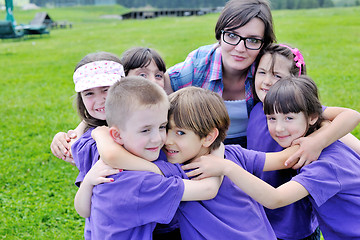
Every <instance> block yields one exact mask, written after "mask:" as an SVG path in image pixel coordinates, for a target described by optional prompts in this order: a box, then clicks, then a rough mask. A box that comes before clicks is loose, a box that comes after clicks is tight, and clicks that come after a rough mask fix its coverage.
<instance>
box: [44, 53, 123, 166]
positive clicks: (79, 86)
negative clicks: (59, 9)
mask: <svg viewBox="0 0 360 240" xmlns="http://www.w3.org/2000/svg"><path fill="white" fill-rule="evenodd" d="M122 76H124V69H123V66H122V64H121V60H120V59H119V58H118V57H117V56H116V55H115V54H113V53H109V52H96V53H90V54H88V55H86V56H85V57H84V58H83V59H81V61H80V62H79V63H78V64H77V65H76V67H75V71H74V75H73V78H74V83H75V91H76V92H77V96H76V106H77V110H78V113H79V116H80V118H81V120H82V121H81V123H80V124H79V126H78V127H77V128H75V130H74V131H72V130H71V131H69V133H68V134H67V133H65V132H59V133H57V134H56V135H55V136H54V139H53V141H52V143H51V146H50V148H51V152H52V153H53V154H54V155H55V156H56V157H58V158H60V159H63V160H65V161H67V162H70V163H71V164H73V165H75V163H74V160H73V158H72V154H71V152H70V148H71V144H72V142H74V141H75V140H76V139H77V138H78V137H80V136H81V135H82V134H83V133H84V132H85V131H86V130H87V128H89V127H96V126H102V125H106V121H105V111H104V108H103V107H101V106H100V107H98V105H99V104H96V106H93V107H95V108H94V109H92V108H91V106H90V104H91V103H90V99H95V98H94V96H95V95H99V96H100V95H103V96H105V97H106V93H107V89H108V88H109V87H110V86H111V85H112V84H113V83H114V82H116V81H117V80H120V78H121V77H122ZM100 89H101V90H102V91H100ZM91 90H97V91H96V92H94V91H91ZM91 96H92V97H91ZM101 101H103V103H101V104H100V105H104V103H105V100H101ZM88 107H89V109H88ZM71 132H72V133H73V135H74V136H75V137H73V138H72V139H71V138H70V137H69V135H70V133H71Z"/></svg>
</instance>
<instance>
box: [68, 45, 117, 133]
mask: <svg viewBox="0 0 360 240" xmlns="http://www.w3.org/2000/svg"><path fill="white" fill-rule="evenodd" d="M96 61H113V62H117V63H120V64H121V60H120V59H119V57H117V56H116V55H115V54H113V53H109V52H95V53H89V54H87V55H86V56H85V57H83V58H82V59H81V60H80V62H79V63H78V64H77V65H76V67H75V70H74V72H75V71H76V70H77V69H78V68H79V67H81V66H83V65H85V64H88V63H91V62H96ZM75 102H76V108H77V111H78V114H79V116H80V118H81V120H82V121H84V122H85V123H86V125H87V127H86V129H85V131H86V130H87V129H88V128H90V127H97V126H103V125H105V126H107V123H106V120H100V119H97V118H94V117H92V116H91V115H90V114H89V112H88V111H87V110H86V107H85V105H84V102H83V100H82V97H81V92H78V93H77V95H76V98H75Z"/></svg>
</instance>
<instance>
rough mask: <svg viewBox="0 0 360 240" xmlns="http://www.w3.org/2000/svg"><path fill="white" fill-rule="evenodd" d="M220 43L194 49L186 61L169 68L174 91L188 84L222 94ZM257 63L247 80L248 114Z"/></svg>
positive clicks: (252, 67) (253, 65) (250, 106)
mask: <svg viewBox="0 0 360 240" xmlns="http://www.w3.org/2000/svg"><path fill="white" fill-rule="evenodd" d="M219 46H220V45H219V44H218V43H216V44H213V45H207V46H202V47H200V48H198V49H196V50H194V51H192V52H191V53H190V54H189V55H188V56H187V58H186V59H185V61H184V62H181V63H178V64H176V65H174V66H173V67H171V68H169V69H168V73H169V76H170V81H171V87H172V89H173V90H174V91H177V90H179V89H181V88H184V87H188V86H196V87H201V88H205V89H209V90H211V91H213V92H216V93H218V94H219V95H220V96H221V95H222V92H223V89H224V85H223V81H222V61H221V49H220V47H219ZM254 72H255V63H253V64H252V65H251V66H250V69H249V72H248V74H247V77H246V80H245V99H246V106H247V111H248V115H249V114H250V111H251V109H252V108H253V106H254V98H253V94H252V90H251V86H252V84H253V76H254Z"/></svg>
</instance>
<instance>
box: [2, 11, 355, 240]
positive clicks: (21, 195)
mask: <svg viewBox="0 0 360 240" xmlns="http://www.w3.org/2000/svg"><path fill="white" fill-rule="evenodd" d="M38 11H47V12H48V14H49V15H50V17H51V18H53V19H54V20H58V21H61V20H68V21H70V22H72V23H73V28H72V29H58V30H52V31H51V33H50V36H44V37H42V38H31V39H27V40H23V41H12V40H6V41H1V42H0V64H1V67H0V76H1V83H2V87H1V88H0V99H1V107H2V109H3V110H2V112H3V114H2V116H3V117H2V121H1V123H0V152H1V155H0V169H1V170H0V182H1V184H0V238H3V239H81V238H82V236H83V224H84V221H83V219H82V218H81V217H79V216H78V215H77V214H76V213H75V210H74V208H73V198H74V195H75V192H76V190H77V188H76V187H75V186H74V180H75V178H76V176H77V169H76V168H74V167H72V166H70V165H69V164H66V163H65V162H63V161H61V160H58V159H56V158H55V157H53V156H52V154H51V153H50V148H49V145H50V143H51V140H52V137H53V136H54V134H55V133H56V132H58V131H64V130H67V129H70V128H73V127H74V126H76V125H77V122H78V121H79V120H78V117H77V115H76V112H75V110H74V108H73V106H72V101H73V95H74V86H73V82H72V73H73V69H74V67H75V65H76V63H77V62H78V61H79V60H80V59H81V58H82V57H83V56H84V55H86V54H87V53H89V52H94V51H100V50H102V51H109V52H113V53H116V54H118V55H120V54H121V53H122V52H123V51H124V50H126V49H128V48H129V47H133V46H147V47H151V48H155V49H157V50H158V51H159V52H160V54H161V55H162V56H163V57H164V59H165V61H166V63H167V66H168V67H169V66H172V65H173V64H175V63H177V62H180V61H182V60H184V59H185V57H186V55H187V54H188V53H189V52H190V51H191V50H194V49H196V48H197V47H199V46H201V45H205V44H211V43H213V42H215V40H214V27H215V23H216V20H217V17H218V14H210V15H205V16H201V17H184V18H157V19H150V20H127V21H118V20H111V19H110V20H109V19H102V18H100V16H101V15H104V14H121V13H124V12H125V11H126V9H124V8H121V7H118V6H117V7H97V8H94V7H82V8H62V9H46V10H44V9H42V10H38ZM273 14H274V21H275V31H276V34H277V38H278V41H279V42H282V43H289V44H291V45H293V46H296V47H298V48H299V49H301V50H302V52H303V54H304V57H305V61H306V63H307V69H308V73H309V75H310V76H311V77H313V79H314V80H315V81H316V83H317V84H318V86H319V88H320V94H321V99H322V102H323V104H324V105H327V106H342V107H349V108H353V109H355V110H357V111H360V101H359V98H360V93H359V90H358V89H359V82H360V72H359V66H360V57H359V56H360V8H341V9H335V8H334V9H321V10H320V9H319V10H306V11H302V10H300V11H274V12H273ZM14 15H15V18H16V20H17V22H18V23H28V22H29V21H30V20H31V19H32V18H33V17H34V16H35V11H27V12H24V11H21V10H19V9H15V11H14ZM4 18H5V12H3V11H2V12H0V19H4ZM353 134H355V135H356V136H357V137H358V138H359V137H360V127H357V128H356V129H355V130H354V131H353Z"/></svg>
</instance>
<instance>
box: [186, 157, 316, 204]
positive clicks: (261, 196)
mask: <svg viewBox="0 0 360 240" xmlns="http://www.w3.org/2000/svg"><path fill="white" fill-rule="evenodd" d="M286 154H287V153H286ZM286 154H285V155H286ZM285 155H284V156H281V158H282V157H285ZM273 156H276V154H275V155H273V154H271V155H270V158H268V155H267V156H266V162H267V161H271V160H273V159H272V158H273ZM283 161H285V160H284V159H283ZM197 163H199V162H196V163H195V164H193V165H192V166H191V164H192V163H190V164H188V165H186V166H184V167H185V168H187V169H192V168H194V166H195V167H198V169H200V172H202V173H203V174H204V175H206V176H222V175H225V176H227V177H228V178H230V180H231V181H233V182H234V183H235V184H236V185H237V186H238V187H239V188H241V189H242V190H243V191H244V192H245V193H247V194H248V195H249V196H250V197H252V198H253V199H255V200H256V201H258V202H259V203H260V204H262V205H263V206H265V207H267V208H270V209H274V208H279V207H283V206H286V205H289V204H291V203H293V202H296V201H298V200H300V199H302V198H304V197H306V196H307V195H308V194H309V193H308V191H307V190H306V189H305V188H304V187H303V186H302V185H301V184H299V183H297V182H295V181H290V182H287V183H285V184H283V185H281V186H280V187H278V188H276V189H275V188H274V187H272V186H271V185H269V184H268V183H266V182H264V181H263V180H261V179H259V178H257V177H256V176H254V175H252V174H251V173H249V172H247V171H246V170H244V169H243V168H242V167H241V166H239V165H237V164H236V163H234V162H232V161H230V160H227V159H222V158H219V157H212V159H207V160H206V161H205V160H203V161H202V164H201V165H200V164H197ZM264 168H265V167H264ZM198 169H197V170H198ZM197 170H194V171H197ZM190 175H192V174H190Z"/></svg>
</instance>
